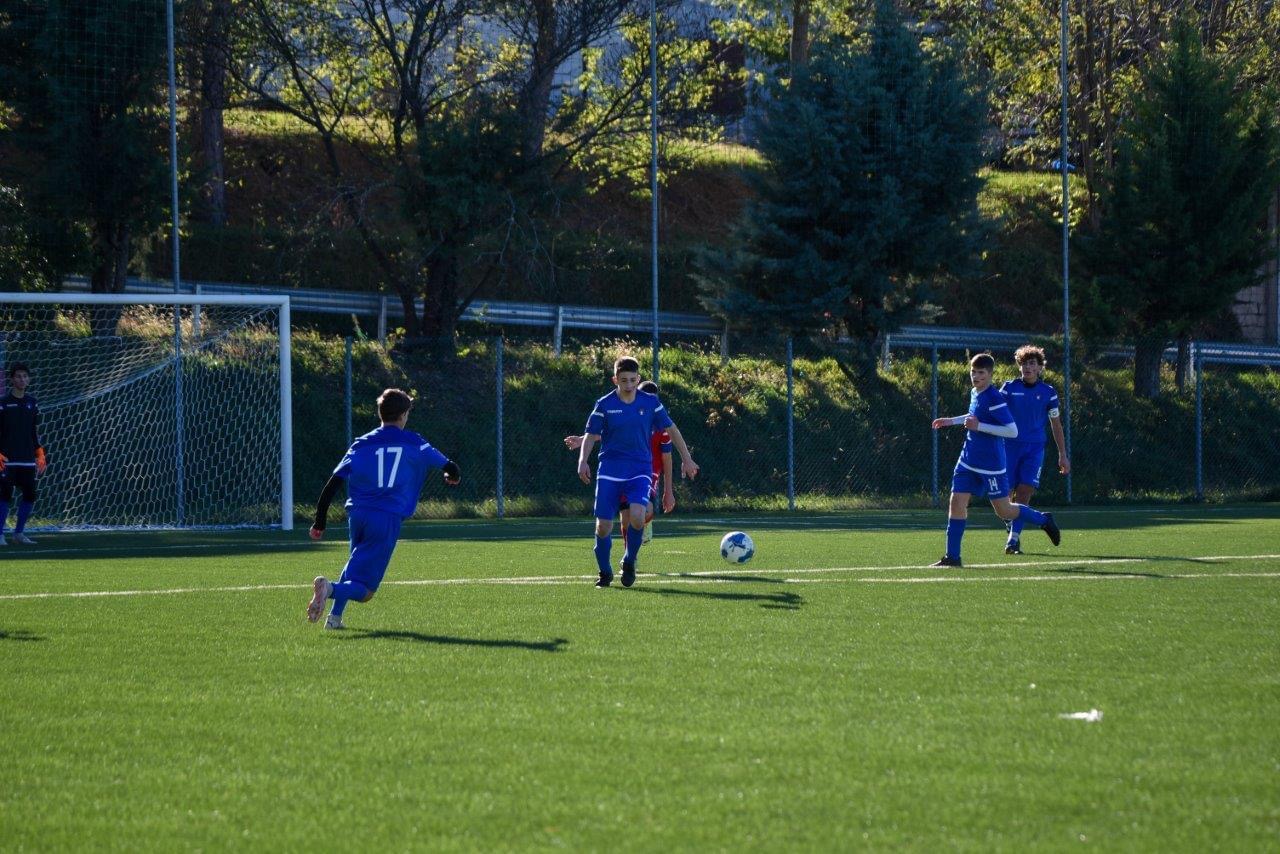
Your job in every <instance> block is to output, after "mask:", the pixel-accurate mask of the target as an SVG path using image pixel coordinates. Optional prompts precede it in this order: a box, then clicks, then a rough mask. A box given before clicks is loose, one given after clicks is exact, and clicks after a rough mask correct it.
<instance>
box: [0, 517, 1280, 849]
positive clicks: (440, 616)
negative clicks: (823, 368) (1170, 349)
mask: <svg viewBox="0 0 1280 854" xmlns="http://www.w3.org/2000/svg"><path fill="white" fill-rule="evenodd" d="M935 517H936V514H931V513H925V514H922V513H907V514H901V513H896V514H857V515H853V516H809V517H794V516H791V517H785V518H778V519H770V518H767V517H758V518H751V519H746V520H740V521H737V522H735V523H734V524H740V525H744V526H746V527H747V529H748V530H750V531H751V532H752V533H753V534H755V536H756V540H757V544H758V546H759V552H758V556H757V558H756V560H755V561H754V562H753V563H752V564H750V565H749V566H748V567H747V568H746V569H747V570H749V571H750V572H752V573H757V574H746V573H743V572H742V571H735V570H734V569H730V568H726V567H725V565H724V564H723V563H721V562H720V561H719V560H718V558H717V557H716V556H715V543H716V540H717V539H718V537H719V535H720V533H721V532H722V531H723V530H724V527H725V523H717V522H710V523H705V522H703V523H700V522H698V521H697V520H683V521H680V522H666V523H664V524H663V525H662V526H661V527H660V529H659V538H658V539H657V540H656V541H655V543H654V544H653V545H652V546H650V547H648V549H647V550H646V552H645V553H644V554H642V567H641V569H642V573H646V572H652V571H655V570H662V571H664V572H667V573H677V575H664V576H653V575H643V574H642V576H641V579H640V582H639V585H638V586H637V587H636V588H635V589H633V590H631V591H625V590H616V589H615V590H608V591H595V590H593V589H591V587H590V586H589V581H588V574H589V572H590V571H591V570H590V569H589V567H590V554H589V540H588V538H586V537H585V536H584V534H585V528H583V526H582V524H581V523H573V524H566V523H554V522H535V521H529V522H517V523H510V522H509V523H504V524H500V525H499V524H494V523H430V524H419V525H415V526H411V527H410V528H409V530H408V531H407V539H408V541H407V542H404V543H402V545H401V547H400V549H399V550H398V551H397V554H396V558H395V562H394V565H393V569H392V573H391V575H390V580H391V581H393V582H397V584H389V585H387V586H386V587H384V590H383V591H381V592H380V593H379V594H378V598H377V599H375V600H374V602H372V603H370V604H369V605H364V606H361V605H353V606H352V607H351V609H350V610H349V613H348V623H349V624H350V625H351V626H352V627H353V628H352V629H351V630H349V631H348V632H347V633H346V634H344V635H341V636H335V635H333V634H331V633H330V634H326V633H323V632H321V631H320V630H319V629H318V628H316V627H313V626H308V625H306V624H305V623H303V622H302V620H301V611H302V605H303V603H304V601H305V598H306V595H307V593H306V590H307V587H308V584H307V581H308V580H309V578H310V576H311V575H312V574H314V573H315V572H316V571H317V570H326V569H331V568H335V567H336V566H337V565H338V564H339V563H340V561H341V559H342V554H343V548H342V546H341V545H340V544H338V543H330V544H327V545H320V546H314V545H311V544H309V543H306V542H305V541H304V540H302V539H300V537H301V536H303V535H301V534H300V533H295V534H294V535H293V536H286V535H282V534H268V533H256V534H243V535H219V536H208V535H194V536H191V535H184V536H182V537H180V538H179V537H176V536H175V537H172V538H171V537H169V536H168V535H157V536H154V537H146V538H141V539H139V538H138V537H136V536H128V537H123V536H112V535H79V536H67V537H59V538H56V539H52V538H51V539H48V540H47V541H46V542H45V543H44V544H42V546H41V548H42V549H43V550H52V549H77V548H81V549H87V550H88V551H82V552H78V553H76V552H65V551H64V552H62V553H57V554H47V556H46V557H43V558H42V557H40V556H39V554H38V553H37V552H35V551H27V552H22V553H16V552H9V553H7V554H6V555H5V556H4V560H5V565H6V570H5V571H6V578H7V579H8V583H7V585H6V589H5V592H4V593H5V595H6V596H12V595H15V594H17V595H21V594H25V593H34V592H52V591H89V590H93V591H108V590H130V589H133V590H139V589H163V588H174V587H194V588H217V587H222V586H239V585H245V584H250V585H257V584H265V585H280V587H279V588H272V589H256V590H242V591H239V592H234V591H224V592H207V593H199V592H193V593H186V594H168V595H152V596H121V597H97V598H38V599H17V600H12V599H11V600H9V601H5V602H4V603H3V612H2V613H3V617H0V663H2V666H3V667H4V670H5V673H6V680H7V685H8V686H9V693H10V696H11V698H14V699H18V698H20V702H10V703H6V704H4V705H3V706H2V707H0V726H3V728H4V731H5V732H6V739H5V740H4V747H3V756H2V758H3V762H4V767H5V768H6V774H5V775H4V777H3V782H0V821H2V822H3V824H4V826H5V827H6V834H7V845H8V846H10V847H13V848H15V849H23V848H35V847H38V848H40V849H41V850H73V849H75V850H78V849H83V848H85V847H87V846H92V847H97V848H103V849H118V850H172V849H174V848H228V847H233V846H234V847H245V846H246V845H247V846H249V847H252V848H257V849H270V850H280V849H290V850H292V849H301V848H304V847H307V848H316V847H318V848H321V849H338V848H346V847H349V846H350V845H351V844H359V845H361V846H364V847H369V848H389V849H404V848H421V849H428V850H530V849H535V850H541V849H551V848H558V847H567V848H569V849H570V850H584V849H603V848H610V849H613V850H637V851H654V850H664V849H665V850H670V849H676V850H688V849H702V850H705V849H707V848H717V849H735V850H736V849H742V848H766V849H782V848H785V849H814V848H820V849H827V850H832V849H849V848H853V847H859V846H868V845H870V846H872V847H875V848H894V849H900V848H908V849H914V850H937V849H938V848H942V847H946V848H956V849H960V850H984V851H985V850H1026V849H1027V848H1029V847H1032V846H1034V847H1038V848H1052V849H1057V848H1065V847H1068V846H1074V845H1077V844H1080V843H1082V842H1084V843H1093V844H1100V845H1103V846H1105V847H1107V848H1109V849H1125V850H1139V851H1141V850H1150V851H1156V850H1170V849H1178V850H1194V849H1202V848H1222V847H1227V848H1230V849H1231V850H1240V851H1246V850H1257V851H1262V850H1269V849H1270V848H1271V847H1272V846H1273V844H1274V839H1275V835H1276V833H1277V830H1280V799H1278V798H1277V795H1276V789H1275V786H1274V773H1275V769H1274V758H1275V756H1276V753H1277V750H1280V740H1278V738H1277V735H1276V733H1277V730H1276V728H1275V727H1274V726H1272V723H1273V722H1272V720H1271V717H1272V716H1271V710H1272V709H1274V708H1275V706H1276V703H1277V702H1278V701H1280V682H1278V681H1277V678H1276V674H1277V672H1280V644H1277V641H1276V637H1275V633H1274V631H1273V627H1274V625H1275V624H1276V621H1277V619H1280V593H1278V592H1277V586H1276V584H1277V580H1276V578H1275V577H1274V574H1275V573H1277V572H1280V560H1277V559H1276V558H1274V557H1272V558H1267V559H1263V558H1259V559H1255V560H1249V561H1239V560H1237V561H1229V560H1218V559H1199V560H1196V559H1193V556H1195V555H1221V554H1224V553H1237V554H1271V555H1275V554H1277V553H1280V527H1278V523H1277V508H1276V507H1274V506H1257V505H1255V506H1252V507H1244V508H1215V509H1191V508H1184V509H1180V510H1179V509H1175V510H1160V509H1157V510H1149V511H1137V512H1115V511H1112V512H1095V513H1089V512H1079V513H1076V514H1074V515H1064V517H1063V522H1064V526H1065V527H1066V528H1067V536H1066V540H1065V541H1064V544H1063V546H1062V548H1061V549H1059V550H1055V551H1053V553H1052V554H1050V555H1046V554H1045V552H1046V551H1048V549H1047V546H1045V544H1043V543H1040V542H1037V543H1036V544H1035V545H1034V547H1032V548H1029V551H1034V552H1037V553H1038V554H1029V555H1027V556H1026V557H1025V558H1019V559H1018V563H1019V564H1020V565H1018V566H1014V567H1011V568H1009V569H999V568H991V569H968V570H965V571H963V572H961V573H954V572H947V573H936V572H932V571H928V570H922V569H920V568H919V567H920V566H921V565H922V564H923V563H925V562H926V561H928V560H931V559H932V558H934V557H935V556H936V554H937V553H938V551H939V549H940V533H939V532H938V530H937V525H936V522H937V519H936V518H935ZM1002 533H1003V532H1001V531H999V530H998V529H997V528H996V526H995V525H994V524H993V523H992V522H990V521H983V520H980V519H977V518H975V524H974V526H973V529H972V530H971V532H970V534H969V537H968V538H967V544H966V548H967V550H966V558H967V560H968V561H969V562H970V563H971V564H974V563H985V562H990V563H1002V562H1004V561H1010V560H1012V559H1008V558H1004V556H1003V555H1000V554H999V542H1000V540H1001V535H1002ZM1246 533H1247V535H1245V534H1246ZM94 550H97V551H96V552H95V551H94ZM1116 557H1120V558H1136V559H1135V560H1131V561H1130V562H1128V563H1118V564H1105V563H1101V564H1100V563H1096V562H1092V561H1096V560H1098V559H1100V558H1116ZM893 566H899V567H902V568H901V569H891V568H887V567H893ZM703 571H709V572H710V573H711V574H712V576H713V577H710V578H707V577H703V578H692V577H687V576H682V575H678V573H688V572H703ZM1227 573H1249V574H1251V575H1250V576H1249V577H1231V576H1229V575H1227ZM1256 573H1271V574H1272V575H1271V576H1264V575H1256ZM512 576H534V577H544V578H545V579H546V580H548V581H567V582H569V583H568V584H543V585H507V584H467V583H458V584H450V585H435V586H430V585H427V586H424V585H420V584H419V585H414V584H412V582H415V581H431V580H433V579H434V580H439V579H445V578H452V579H468V578H470V579H483V578H490V579H500V578H509V577H512ZM1180 576H1194V577H1180ZM785 579H793V580H794V581H793V583H787V582H786V581H785ZM909 579H932V580H933V581H934V583H918V582H916V583H912V582H910V581H909ZM401 582H403V583H404V584H401ZM1090 708H1098V709H1101V710H1103V712H1104V718H1103V720H1102V721H1101V722H1100V723H1094V724H1090V723H1084V722H1079V721H1070V720H1062V719H1060V718H1059V715H1060V714H1061V713H1065V712H1076V711H1084V710H1088V709H1090Z"/></svg>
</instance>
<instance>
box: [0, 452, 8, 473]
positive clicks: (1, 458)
mask: <svg viewBox="0 0 1280 854" xmlns="http://www.w3.org/2000/svg"><path fill="white" fill-rule="evenodd" d="M7 462H9V458H8V457H6V456H5V455H4V454H0V471H4V464H5V463H7Z"/></svg>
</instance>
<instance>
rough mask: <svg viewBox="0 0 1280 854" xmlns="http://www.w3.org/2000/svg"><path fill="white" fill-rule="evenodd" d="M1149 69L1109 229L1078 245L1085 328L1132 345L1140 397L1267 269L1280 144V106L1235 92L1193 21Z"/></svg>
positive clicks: (1126, 141)
mask: <svg viewBox="0 0 1280 854" xmlns="http://www.w3.org/2000/svg"><path fill="white" fill-rule="evenodd" d="M1143 77H1144V79H1143V85H1142V95H1141V96H1140V98H1139V100H1138V101H1137V103H1136V104H1135V107H1134V111H1133V115H1132V118H1131V119H1130V120H1129V121H1128V122H1127V123H1126V125H1125V127H1124V129H1123V132H1122V137H1121V144H1120V147H1119V150H1118V152H1117V155H1116V164H1115V169H1114V171H1113V172H1112V175H1111V176H1110V179H1111V180H1110V182H1109V186H1108V188H1107V190H1106V192H1105V193H1104V195H1103V217H1102V221H1101V224H1100V227H1099V229H1098V231H1097V233H1096V234H1092V235H1086V236H1083V237H1082V238H1081V239H1080V241H1079V245H1080V248H1081V250H1082V252H1081V254H1082V255H1083V257H1084V261H1085V266H1086V267H1087V270H1088V272H1089V274H1090V281H1089V282H1088V284H1087V286H1086V287H1085V288H1084V289H1082V291H1083V292H1082V305H1081V312H1080V316H1081V324H1082V328H1083V330H1084V331H1085V332H1088V333H1091V334H1093V335H1094V336H1097V337H1104V336H1112V335H1117V334H1118V335H1120V336H1122V337H1124V338H1125V339H1126V340H1129V341H1131V342H1133V343H1134V345H1135V348H1136V358H1135V360H1134V382H1133V390H1134V394H1135V395H1136V396H1138V397H1145V398H1154V397H1156V396H1157V395H1158V394H1159V390H1160V382H1159V380H1160V362H1161V354H1162V352H1163V350H1164V348H1165V345H1166V344H1167V343H1168V342H1169V341H1170V340H1172V339H1175V338H1179V337H1182V336H1185V335H1188V334H1190V333H1191V332H1192V331H1193V329H1194V327H1195V325H1196V324H1197V323H1199V322H1202V321H1205V320H1208V319H1211V318H1213V317H1214V316H1216V315H1219V314H1221V313H1222V312H1224V311H1225V310H1227V309H1228V308H1229V307H1230V306H1231V304H1232V302H1233V301H1234V299H1235V295H1236V294H1237V293H1239V292H1240V290H1241V289H1242V288H1245V287H1248V286H1250V285H1252V284H1255V283H1256V282H1257V281H1258V278H1259V276H1260V275H1261V274H1262V265H1263V263H1264V260H1265V253H1266V251H1267V243H1268V237H1267V235H1266V233H1265V226H1266V208H1267V204H1268V201H1269V200H1270V198H1271V194H1272V193H1273V192H1275V189H1276V186H1277V184H1280V142H1278V135H1277V128H1276V124H1275V119H1274V118H1273V116H1272V113H1274V111H1275V104H1274V102H1273V103H1271V105H1270V107H1269V108H1268V106H1267V104H1266V103H1265V99H1261V98H1257V97H1254V96H1252V95H1250V94H1249V93H1247V92H1243V91H1241V92H1237V91H1233V81H1234V80H1235V79H1236V75H1235V73H1234V71H1233V69H1232V68H1231V67H1230V66H1229V65H1227V64H1226V63H1225V62H1223V61H1221V60H1218V59H1215V58H1213V57H1211V56H1209V55H1207V54H1206V53H1205V50H1204V47H1203V45H1202V43H1201V40H1200V35H1199V30H1198V28H1197V26H1196V24H1195V21H1194V20H1193V19H1191V18H1189V17H1183V18H1182V19H1180V20H1179V21H1178V22H1177V24H1176V25H1175V27H1174V29H1173V32H1172V34H1171V39H1170V42H1169V43H1168V45H1167V46H1166V47H1165V48H1164V49H1163V50H1162V52H1161V53H1160V54H1159V55H1158V57H1157V59H1156V61H1155V62H1153V63H1152V65H1151V66H1149V67H1148V68H1147V69H1146V70H1145V72H1144V75H1143Z"/></svg>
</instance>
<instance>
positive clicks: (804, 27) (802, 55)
mask: <svg viewBox="0 0 1280 854" xmlns="http://www.w3.org/2000/svg"><path fill="white" fill-rule="evenodd" d="M809 16H810V0H792V3H791V76H792V77H795V76H796V71H797V70H798V69H800V68H803V67H804V66H806V65H808V64H809Z"/></svg>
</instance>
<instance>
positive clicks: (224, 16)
mask: <svg viewBox="0 0 1280 854" xmlns="http://www.w3.org/2000/svg"><path fill="white" fill-rule="evenodd" d="M208 4H209V5H208V17H207V19H206V27H205V38H204V41H203V44H202V46H201V57H200V65H201V69H200V152H201V155H202V158H203V163H204V167H205V169H207V170H208V176H207V180H206V182H205V186H204V201H205V206H204V211H203V213H204V216H205V219H206V220H207V221H208V222H209V223H210V224H212V225H216V226H219V227H221V226H224V225H226V224H227V192H226V179H227V175H226V165H225V157H224V153H223V134H222V131H223V124H222V111H223V110H224V109H226V106H227V63H228V61H229V58H230V50H231V45H230V39H229V38H228V35H227V29H228V27H229V26H230V25H231V0H208Z"/></svg>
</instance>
